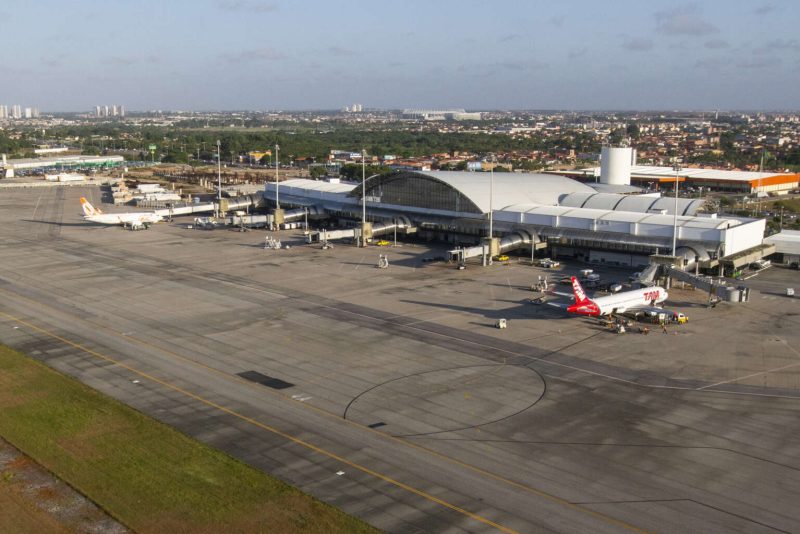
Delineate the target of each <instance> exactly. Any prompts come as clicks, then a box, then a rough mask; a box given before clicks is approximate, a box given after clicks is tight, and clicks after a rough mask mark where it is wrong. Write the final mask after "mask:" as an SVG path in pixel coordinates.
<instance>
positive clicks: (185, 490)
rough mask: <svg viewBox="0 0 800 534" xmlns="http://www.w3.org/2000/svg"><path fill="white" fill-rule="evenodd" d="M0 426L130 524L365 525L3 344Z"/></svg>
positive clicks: (232, 527)
mask: <svg viewBox="0 0 800 534" xmlns="http://www.w3.org/2000/svg"><path fill="white" fill-rule="evenodd" d="M0 436H2V437H3V438H5V439H6V440H7V441H9V442H10V443H12V444H13V445H14V446H16V447H17V448H18V449H20V450H21V451H22V452H24V453H25V454H27V455H28V456H30V457H31V458H33V459H34V460H36V461H37V462H39V463H40V464H42V465H43V466H44V467H45V468H47V469H49V470H50V471H52V472H53V473H55V474H56V475H57V476H59V477H60V478H62V479H63V480H65V481H66V482H68V483H69V484H70V485H72V486H73V487H75V488H76V489H78V490H79V491H81V492H82V493H83V494H85V495H86V496H87V497H89V498H90V499H92V500H93V501H94V502H96V503H97V504H98V505H100V506H101V507H102V508H103V509H105V510H106V511H107V512H109V513H110V514H111V515H112V516H114V517H115V518H116V519H118V520H119V521H121V522H122V523H124V524H125V525H127V526H128V527H130V528H132V529H133V530H135V531H137V532H142V533H144V532H193V533H194V532H300V531H303V532H375V530H374V529H373V528H372V527H370V526H369V525H367V524H365V523H363V522H362V521H360V520H358V519H355V518H353V517H350V516H348V515H346V514H344V513H343V512H341V511H340V510H338V509H336V508H334V507H332V506H328V505H326V504H324V503H322V502H320V501H317V500H316V499H314V498H313V497H310V496H308V495H306V494H304V493H302V492H300V491H299V490H296V489H294V488H292V487H291V486H288V485H286V484H284V483H283V482H281V481H279V480H277V479H275V478H272V477H270V476H268V475H266V474H264V473H262V472H260V471H258V470H256V469H253V468H251V467H248V466H247V465H245V464H243V463H241V462H239V461H237V460H235V459H233V458H232V457H230V456H228V455H226V454H224V453H222V452H220V451H218V450H216V449H213V448H211V447H208V446H206V445H203V444H201V443H199V442H197V441H195V440H193V439H191V438H189V437H187V436H185V435H184V434H181V433H180V432H177V431H176V430H174V429H172V428H170V427H168V426H166V425H163V424H161V423H159V422H157V421H155V420H153V419H151V418H149V417H147V416H145V415H143V414H141V413H139V412H137V411H135V410H133V409H131V408H129V407H127V406H125V405H123V404H122V403H119V402H117V401H116V400H114V399H111V398H109V397H107V396H105V395H103V394H101V393H98V392H96V391H94V390H92V389H90V388H89V387H87V386H84V385H83V384H81V383H80V382H78V381H76V380H73V379H72V378H69V377H66V376H64V375H61V374H59V373H57V372H55V371H53V370H52V369H50V368H48V367H46V366H44V365H42V364H40V363H38V362H36V361H34V360H32V359H30V358H28V357H26V356H24V355H22V354H20V353H18V352H16V351H13V350H10V349H8V348H6V347H3V346H0Z"/></svg>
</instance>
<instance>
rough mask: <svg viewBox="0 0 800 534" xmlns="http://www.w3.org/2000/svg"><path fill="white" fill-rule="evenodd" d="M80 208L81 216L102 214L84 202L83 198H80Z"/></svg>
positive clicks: (87, 202)
mask: <svg viewBox="0 0 800 534" xmlns="http://www.w3.org/2000/svg"><path fill="white" fill-rule="evenodd" d="M81 207H82V208H83V214H84V215H86V216H87V217H89V216H91V215H98V214H100V213H103V212H102V211H100V210H99V209H97V208H95V207H94V206H92V203H91V202H89V201H88V200H86V199H85V198H84V197H81Z"/></svg>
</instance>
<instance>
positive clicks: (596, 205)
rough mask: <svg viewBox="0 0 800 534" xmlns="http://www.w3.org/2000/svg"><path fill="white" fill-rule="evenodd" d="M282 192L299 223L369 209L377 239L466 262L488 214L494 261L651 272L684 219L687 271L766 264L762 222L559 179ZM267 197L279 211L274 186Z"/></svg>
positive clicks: (375, 181)
mask: <svg viewBox="0 0 800 534" xmlns="http://www.w3.org/2000/svg"><path fill="white" fill-rule="evenodd" d="M277 189H278V197H279V201H280V206H281V208H284V209H286V208H288V209H294V210H295V211H294V213H295V216H296V214H298V213H310V214H312V215H315V216H316V217H327V218H330V219H334V220H336V221H337V224H338V225H339V226H340V227H347V226H350V227H354V226H358V225H360V221H361V218H362V208H365V211H366V221H367V222H369V223H370V226H371V229H372V231H371V235H372V236H373V237H376V236H380V235H386V234H388V233H389V232H393V231H399V232H400V233H407V234H412V233H413V234H415V235H416V236H417V237H418V238H422V239H426V240H439V241H445V242H448V243H451V244H452V245H453V246H454V249H455V248H458V247H463V248H462V250H463V251H466V255H465V256H462V257H474V256H477V255H479V253H480V252H479V250H480V243H481V242H483V241H485V240H486V238H487V237H488V231H489V225H490V222H489V220H490V214H491V226H492V234H493V235H492V237H494V238H496V240H495V241H494V243H493V242H492V241H489V243H490V246H491V247H492V248H491V252H492V255H494V254H499V253H506V252H513V251H520V252H522V251H526V250H527V251H529V252H530V253H533V252H535V251H536V250H541V251H542V252H541V254H548V255H554V256H559V257H569V258H575V259H579V260H582V261H587V262H590V263H600V264H614V265H631V266H637V265H647V264H648V263H649V257H650V256H651V255H654V254H660V255H668V254H671V252H672V240H673V233H674V230H673V228H674V225H675V223H676V219H677V238H676V240H677V249H676V250H677V253H676V255H677V256H679V257H682V258H684V260H685V266H686V267H691V266H693V265H694V264H697V265H698V266H699V267H702V268H708V269H711V268H716V267H725V266H728V267H732V268H736V267H738V266H740V265H743V264H744V262H746V261H751V260H750V258H751V257H753V256H755V257H759V258H760V257H761V256H762V255H763V251H762V249H763V245H762V241H763V235H764V228H765V224H766V223H765V221H764V220H762V219H746V218H739V217H736V218H734V217H724V218H721V217H717V216H716V215H715V214H701V213H700V212H699V210H700V209H701V208H702V205H703V202H702V201H700V200H698V199H678V202H677V206H678V212H677V217H676V216H675V205H676V202H675V199H674V198H663V197H660V196H657V195H629V194H620V193H608V192H599V191H598V190H597V189H596V188H593V187H592V186H591V184H585V183H581V182H579V181H577V180H573V179H570V178H567V177H563V176H556V175H552V174H536V173H497V174H495V175H494V176H493V177H492V175H491V174H488V173H470V172H446V171H429V172H418V171H400V172H393V173H387V174H381V175H375V176H370V177H369V178H367V179H366V181H365V182H364V183H363V184H362V183H358V184H354V183H329V182H322V181H315V180H305V179H296V180H287V181H285V182H281V183H280V184H279V185H278V186H277ZM264 196H265V199H266V200H267V201H271V202H273V203H274V202H275V199H276V185H275V183H268V184H267V185H266V188H265V193H264ZM362 200H363V206H362ZM350 235H352V233H351V234H350ZM365 237H369V236H367V235H366V234H365Z"/></svg>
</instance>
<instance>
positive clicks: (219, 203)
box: [217, 139, 222, 214]
mask: <svg viewBox="0 0 800 534" xmlns="http://www.w3.org/2000/svg"><path fill="white" fill-rule="evenodd" d="M221 209H222V143H221V142H220V140H219V139H217V213H218V214H219V213H220V210H221Z"/></svg>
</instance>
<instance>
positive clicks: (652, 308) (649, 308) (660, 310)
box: [627, 306, 667, 315]
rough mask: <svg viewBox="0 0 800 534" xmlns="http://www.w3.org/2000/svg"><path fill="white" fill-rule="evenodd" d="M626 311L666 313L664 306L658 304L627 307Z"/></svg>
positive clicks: (653, 313)
mask: <svg viewBox="0 0 800 534" xmlns="http://www.w3.org/2000/svg"><path fill="white" fill-rule="evenodd" d="M627 313H645V314H647V315H658V314H659V313H667V311H666V310H665V309H664V308H659V307H658V306H642V307H641V308H639V307H632V308H628V309H627Z"/></svg>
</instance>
